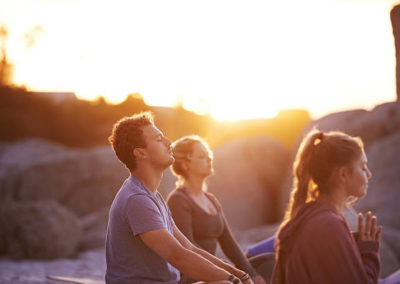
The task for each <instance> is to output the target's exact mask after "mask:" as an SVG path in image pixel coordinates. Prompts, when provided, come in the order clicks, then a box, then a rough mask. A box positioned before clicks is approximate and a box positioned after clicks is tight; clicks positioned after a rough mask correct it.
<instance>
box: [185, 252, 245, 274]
mask: <svg viewBox="0 0 400 284" xmlns="http://www.w3.org/2000/svg"><path fill="white" fill-rule="evenodd" d="M192 250H193V252H195V253H196V254H199V255H201V256H202V257H204V258H205V259H207V260H209V261H210V262H212V263H213V264H215V265H216V266H218V267H220V268H222V269H224V270H226V271H228V272H229V273H230V274H233V275H235V276H236V277H239V278H240V277H242V276H243V275H244V274H246V272H245V271H242V270H240V269H237V268H236V267H234V266H232V265H230V264H228V263H226V262H224V261H222V260H220V259H219V258H218V257H216V256H214V255H212V254H210V253H208V252H207V251H205V250H202V249H200V248H198V247H195V246H193V247H192Z"/></svg>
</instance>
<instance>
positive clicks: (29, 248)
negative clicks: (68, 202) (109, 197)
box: [0, 201, 82, 259]
mask: <svg viewBox="0 0 400 284" xmlns="http://www.w3.org/2000/svg"><path fill="white" fill-rule="evenodd" d="M81 231H82V230H81V226H80V224H79V220H78V218H77V217H76V216H75V214H73V213H72V212H70V211H69V210H67V209H66V208H64V207H63V206H61V205H59V204H57V203H56V202H54V201H26V202H7V203H5V202H2V203H1V204H0V254H4V255H7V256H9V257H11V258H15V259H23V258H37V259H52V258H60V257H69V256H72V255H74V254H75V252H76V248H77V246H78V243H79V241H80V238H81Z"/></svg>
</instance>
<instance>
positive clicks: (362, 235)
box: [358, 212, 382, 241]
mask: <svg viewBox="0 0 400 284" xmlns="http://www.w3.org/2000/svg"><path fill="white" fill-rule="evenodd" d="M363 219H364V218H363V215H362V213H359V214H358V236H359V237H358V240H359V241H375V240H376V241H380V239H381V234H382V226H379V227H377V223H378V221H377V218H376V216H372V214H371V212H368V213H367V214H366V217H365V224H364V220H363Z"/></svg>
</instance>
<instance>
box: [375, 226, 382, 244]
mask: <svg viewBox="0 0 400 284" xmlns="http://www.w3.org/2000/svg"><path fill="white" fill-rule="evenodd" d="M382 230H383V227H382V226H379V227H378V229H377V230H376V237H375V239H376V240H377V241H378V242H379V241H380V240H381V235H382Z"/></svg>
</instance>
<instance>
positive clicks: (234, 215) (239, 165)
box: [209, 137, 290, 229]
mask: <svg viewBox="0 0 400 284" xmlns="http://www.w3.org/2000/svg"><path fill="white" fill-rule="evenodd" d="M214 157H215V175H214V176H212V177H210V180H209V191H210V192H212V193H214V194H215V195H216V196H217V197H218V199H219V200H220V202H221V204H222V206H223V208H224V212H225V215H226V216H227V219H228V221H229V223H230V224H231V225H232V226H234V227H238V228H242V229H244V228H251V227H254V226H259V225H263V224H266V223H273V222H276V221H277V216H276V214H275V213H276V211H277V208H276V206H277V199H278V197H279V194H280V191H281V185H282V181H283V178H284V177H285V173H286V170H287V168H288V166H289V158H290V152H289V150H288V149H287V148H285V147H284V146H283V145H282V144H281V143H279V142H278V141H276V140H274V139H271V138H268V137H255V138H248V139H238V140H234V141H232V142H229V143H226V144H224V145H222V146H221V147H218V148H216V149H215V151H214Z"/></svg>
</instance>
